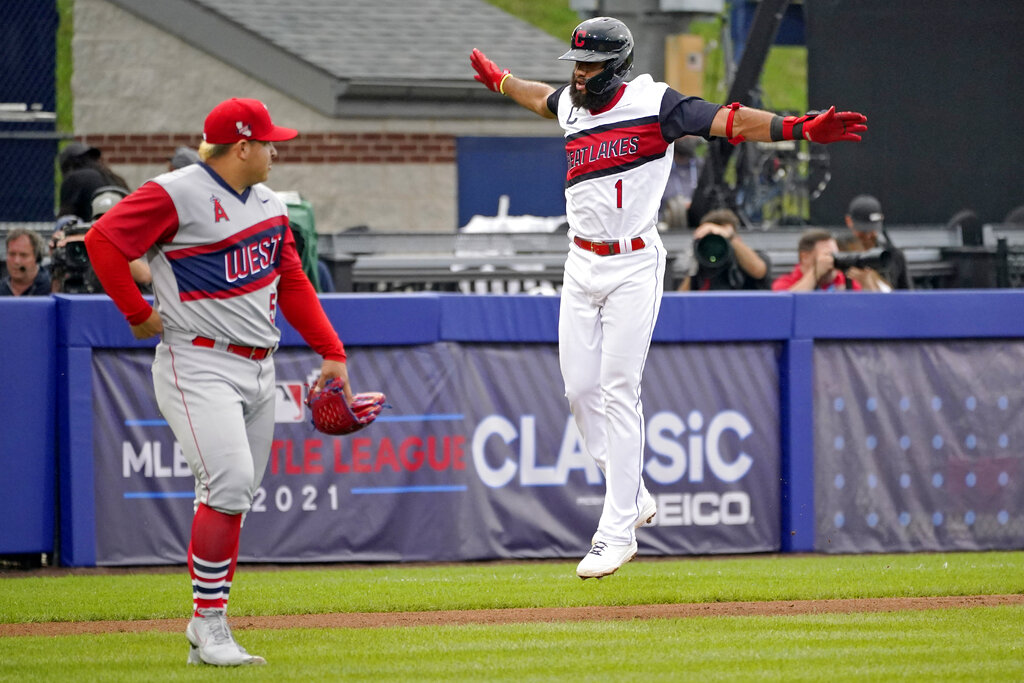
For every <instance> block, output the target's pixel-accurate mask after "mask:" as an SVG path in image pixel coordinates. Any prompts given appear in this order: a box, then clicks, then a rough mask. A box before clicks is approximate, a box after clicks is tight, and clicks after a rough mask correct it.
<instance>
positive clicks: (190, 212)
mask: <svg viewBox="0 0 1024 683" xmlns="http://www.w3.org/2000/svg"><path fill="white" fill-rule="evenodd" d="M297 134H298V132H297V131H295V130H293V129H291V128H283V127H281V126H276V125H274V124H273V122H272V121H271V118H270V113H269V112H268V111H267V108H266V106H265V105H264V104H263V103H262V102H259V101H258V100H251V99H234V98H233V99H230V100H226V101H224V102H222V103H220V104H219V105H217V106H216V107H215V108H214V109H213V110H212V111H211V112H210V114H209V115H208V116H207V118H206V121H205V124H204V128H203V140H204V142H203V143H202V145H201V146H200V148H199V155H200V158H201V159H202V161H201V162H200V163H196V164H192V165H190V166H186V167H184V168H181V169H179V170H176V171H172V172H170V173H165V174H163V175H160V176H157V177H156V178H154V179H153V180H151V181H149V182H147V183H145V184H144V185H142V187H140V188H139V189H138V190H136V191H135V192H133V193H132V194H130V195H129V196H128V197H126V198H125V199H123V200H121V201H120V202H118V203H117V205H115V206H114V207H113V208H112V209H111V210H110V211H109V212H108V213H106V214H104V215H103V217H102V218H100V219H99V220H98V221H97V222H96V224H95V225H94V226H93V228H92V229H90V230H89V232H88V233H87V235H86V239H85V242H86V246H87V248H88V250H89V257H90V261H91V262H92V265H93V268H94V270H95V271H96V274H97V275H98V276H99V278H100V281H101V282H102V283H103V286H104V289H105V290H106V292H107V293H108V294H109V295H110V297H111V298H112V299H113V300H114V302H115V303H116V304H117V306H118V308H119V309H120V310H121V312H122V313H123V314H124V315H125V317H126V318H127V319H128V323H129V324H130V325H131V329H132V333H133V334H134V335H135V337H137V338H139V339H145V338H148V337H151V336H154V335H160V337H161V341H160V344H159V345H158V346H157V348H156V356H155V360H154V362H153V385H154V388H155V393H156V399H157V404H158V405H159V407H160V411H161V413H163V416H164V417H165V418H166V419H167V422H168V424H169V425H170V427H171V428H172V430H173V431H174V435H175V437H176V439H177V440H178V442H179V443H180V444H181V448H182V451H183V454H184V456H185V459H186V460H187V461H188V463H189V466H190V467H191V468H192V472H193V474H194V475H195V492H196V498H195V506H196V511H195V517H194V518H193V523H192V536H191V542H190V544H189V550H188V568H189V573H190V575H191V578H192V590H193V616H192V619H191V620H190V622H189V625H188V628H187V630H186V635H187V637H188V640H189V643H190V650H189V657H188V662H189V663H190V664H198V663H207V664H214V665H220V666H233V665H239V664H263V663H264V660H263V658H262V657H258V656H255V655H250V654H249V653H248V652H246V650H245V648H243V647H241V646H240V645H239V644H238V643H237V642H236V641H235V639H234V637H233V636H232V634H231V630H230V628H229V627H228V624H227V619H226V609H227V602H228V594H229V592H230V589H231V582H232V578H233V576H234V571H235V564H236V562H237V559H238V540H239V532H240V530H241V524H242V518H243V515H244V514H245V513H246V512H247V511H248V510H249V507H250V505H251V504H252V499H253V494H254V492H255V490H256V488H257V487H258V486H259V484H260V481H261V480H262V478H263V473H264V470H265V469H266V465H267V461H268V459H269V456H270V448H271V441H272V438H273V432H274V361H273V359H272V354H273V353H274V350H275V349H276V348H277V345H278V341H279V339H280V336H281V333H280V330H279V329H278V328H277V326H276V324H275V322H274V321H275V317H276V315H277V311H278V308H280V309H281V311H282V312H283V313H284V315H285V316H286V317H287V318H288V320H289V322H291V323H292V325H293V326H294V327H295V328H296V329H297V330H298V331H299V332H300V333H301V334H302V336H303V338H304V339H305V340H306V342H307V343H308V344H309V345H310V346H311V347H312V348H313V349H314V350H315V351H316V352H317V353H319V354H320V355H321V356H322V357H323V359H324V360H323V364H322V366H321V370H320V378H319V380H318V384H317V388H320V387H322V386H323V384H324V383H325V382H326V381H327V380H328V379H330V378H334V377H340V378H343V379H344V380H345V381H346V386H345V393H346V397H347V398H348V400H349V401H351V398H352V391H351V388H350V387H348V386H347V384H348V382H347V380H348V370H347V367H346V364H345V350H344V347H343V346H342V343H341V340H340V339H339V338H338V335H337V333H336V332H335V331H334V328H333V327H332V326H331V324H330V321H329V320H328V319H327V316H326V315H325V314H324V311H323V308H322V307H321V305H320V301H319V299H317V296H316V292H315V291H314V289H313V286H312V285H311V284H310V282H309V280H308V279H307V278H306V276H305V274H304V273H303V270H302V263H301V261H300V258H299V255H298V253H297V251H296V249H295V241H294V239H293V236H292V232H291V229H290V227H289V224H288V211H287V207H286V206H285V204H284V202H282V201H281V199H280V198H278V196H277V195H276V194H275V193H274V192H273V191H271V190H270V188H268V187H267V186H266V185H264V184H263V181H265V180H266V179H267V176H268V174H269V172H270V168H271V165H272V162H273V161H274V159H275V158H276V156H277V151H276V149H275V148H274V143H275V142H280V141H284V140H290V139H292V138H294V137H295V136H296V135H297ZM142 256H145V258H146V260H147V261H148V263H149V266H150V269H151V270H152V274H153V291H154V299H155V307H150V305H149V304H148V303H147V302H146V300H145V299H143V298H142V296H141V295H140V294H139V290H138V288H137V287H136V286H135V284H134V282H133V281H132V276H131V272H130V269H129V265H128V264H129V262H130V261H131V260H133V259H137V258H139V257H142Z"/></svg>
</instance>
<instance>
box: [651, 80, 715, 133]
mask: <svg viewBox="0 0 1024 683" xmlns="http://www.w3.org/2000/svg"><path fill="white" fill-rule="evenodd" d="M721 108H722V105H720V104H714V103H713V102H708V101H707V100H702V99H701V98H699V97H692V96H690V95H683V94H682V93H680V92H677V91H675V90H673V89H672V88H668V89H667V90H666V91H665V94H664V95H663V96H662V98H661V113H660V114H659V116H658V119H659V120H660V122H661V135H662V137H664V138H665V140H666V141H667V142H672V141H674V140H677V139H679V138H681V137H683V136H684V135H699V136H700V137H702V138H704V139H710V138H711V122H712V121H713V120H714V119H715V114H717V113H718V110H719V109H721Z"/></svg>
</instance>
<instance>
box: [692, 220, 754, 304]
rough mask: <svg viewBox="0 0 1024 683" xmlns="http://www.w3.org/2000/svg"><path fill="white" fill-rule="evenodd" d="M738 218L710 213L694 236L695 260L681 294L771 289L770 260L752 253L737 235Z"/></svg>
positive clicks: (701, 222) (752, 250)
mask: <svg viewBox="0 0 1024 683" xmlns="http://www.w3.org/2000/svg"><path fill="white" fill-rule="evenodd" d="M739 225H740V219H739V216H737V215H736V214H735V213H734V212H733V211H731V210H729V209H715V210H714V211H709V212H708V213H707V214H705V215H704V217H703V218H702V219H701V221H700V225H699V226H698V227H697V229H696V230H695V231H694V233H693V259H692V262H691V264H690V269H689V272H688V274H687V275H686V276H685V277H684V278H683V280H682V282H681V283H680V284H679V291H680V292H689V291H698V292H699V291H708V290H726V289H768V288H769V281H768V272H769V270H770V269H769V267H768V256H767V254H764V253H762V252H759V251H755V250H754V249H751V248H750V246H749V245H747V244H746V243H745V242H744V241H743V239H742V238H741V237H740V235H739V233H738V232H737V228H738V227H739Z"/></svg>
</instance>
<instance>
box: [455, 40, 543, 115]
mask: <svg viewBox="0 0 1024 683" xmlns="http://www.w3.org/2000/svg"><path fill="white" fill-rule="evenodd" d="M469 62H470V64H472V65H473V68H474V69H475V70H476V76H473V78H475V79H476V80H478V81H480V82H481V83H483V84H484V85H486V86H487V88H488V89H489V90H493V91H494V92H497V93H501V94H502V95H507V96H509V97H511V98H512V99H513V100H514V101H515V102H516V104H518V105H520V106H522V107H525V108H526V109H529V110H530V111H532V112H533V113H535V114H537V115H538V116H543V117H544V118H546V119H553V118H555V115H554V114H553V113H552V112H551V110H550V109H548V96H549V95H550V94H551V93H553V92H554V91H555V89H554V88H552V87H551V86H550V85H548V84H547V83H541V82H539V81H527V80H524V79H522V78H516V77H515V76H513V75H512V72H510V71H509V70H508V69H502V68H499V67H498V65H497V64H495V63H494V62H492V61H491V60H489V59H487V55H485V54H484V53H483V52H480V50H477V49H476V48H473V52H472V53H471V54H470V55H469Z"/></svg>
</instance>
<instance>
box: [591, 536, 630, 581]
mask: <svg viewBox="0 0 1024 683" xmlns="http://www.w3.org/2000/svg"><path fill="white" fill-rule="evenodd" d="M634 557H636V541H633V542H632V543H627V544H625V545H617V544H612V543H606V542H604V541H597V542H596V543H594V545H592V546H591V547H590V552H589V553H587V554H586V555H584V556H583V559H582V560H580V563H579V565H577V567H576V576H578V577H580V578H581V579H599V578H601V577H602V576H608V575H609V574H614V573H615V570H616V569H618V568H619V567H621V566H622V565H624V564H626V563H627V562H629V561H630V560H632V559H633V558H634Z"/></svg>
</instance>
